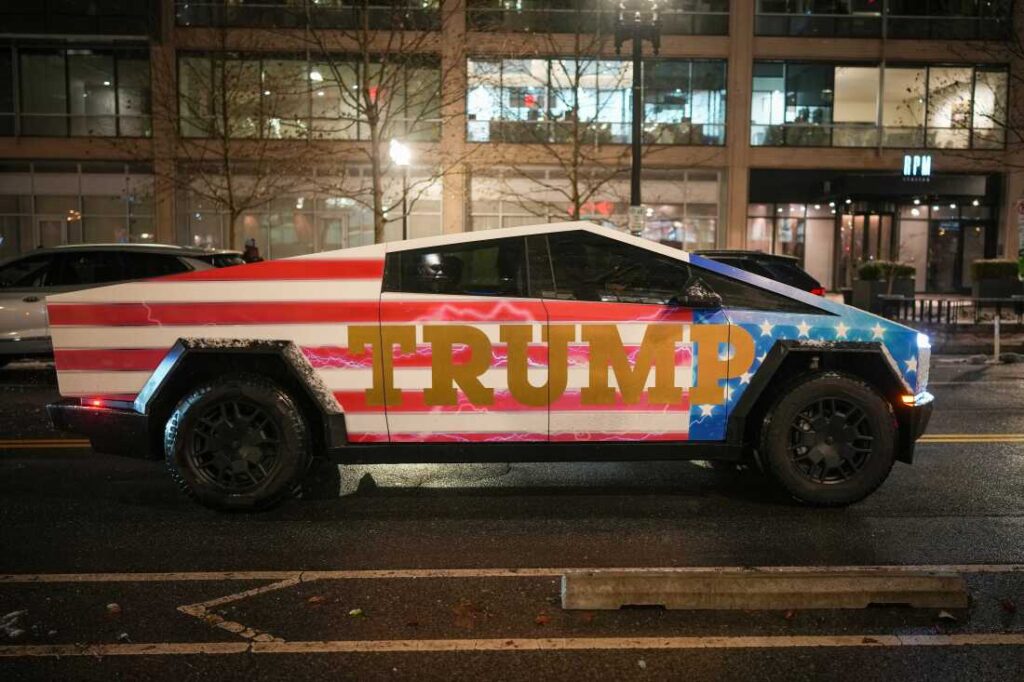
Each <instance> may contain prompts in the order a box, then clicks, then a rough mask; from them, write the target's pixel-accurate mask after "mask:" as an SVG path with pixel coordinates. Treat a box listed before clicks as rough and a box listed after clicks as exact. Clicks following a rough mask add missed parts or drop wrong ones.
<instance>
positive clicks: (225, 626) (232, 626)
mask: <svg viewBox="0 0 1024 682" xmlns="http://www.w3.org/2000/svg"><path fill="white" fill-rule="evenodd" d="M300 582H301V576H294V577H291V578H287V579H285V580H281V581H280V582H276V583H271V584H269V585H261V586H260V587H254V588H252V589H251V590H244V591H242V592H236V593H234V594H229V595H225V596H223V597H217V598H215V599H210V600H207V601H204V602H199V603H197V604H186V605H185V606H179V607H178V611H180V612H181V613H184V614H186V615H189V616H192V617H194V618H198V619H199V620H201V621H203V622H204V623H206V624H207V625H212V626H214V627H217V628H220V629H221V630H227V631H228V632H232V633H234V634H236V635H238V636H239V637H241V638H243V639H251V640H252V641H254V642H273V641H278V642H281V641H284V640H282V639H281V638H279V637H274V636H273V635H272V634H270V633H269V632H266V631H263V630H258V629H256V628H251V627H247V626H246V625H243V624H242V623H238V622H235V621H232V620H227V619H226V618H224V617H223V616H220V615H219V614H216V613H210V609H212V608H215V607H217V606H223V605H224V604H230V603H231V602H235V601H239V600H241V599H247V598H249V597H255V596H256V595H260V594H264V593H266V592H273V591H274V590H281V589H284V588H286V587H293V586H294V585H298V584H299V583H300Z"/></svg>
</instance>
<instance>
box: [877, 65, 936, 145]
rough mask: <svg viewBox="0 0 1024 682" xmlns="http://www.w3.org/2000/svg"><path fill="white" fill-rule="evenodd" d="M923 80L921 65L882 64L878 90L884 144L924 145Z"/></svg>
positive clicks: (924, 89)
mask: <svg viewBox="0 0 1024 682" xmlns="http://www.w3.org/2000/svg"><path fill="white" fill-rule="evenodd" d="M926 81H927V70H926V69H924V68H914V67H906V68H903V67H894V68H886V70H885V87H884V88H883V93H882V144H883V145H884V146H886V147H923V146H924V119H925V95H926V88H925V84H926Z"/></svg>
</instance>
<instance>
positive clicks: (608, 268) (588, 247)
mask: <svg viewBox="0 0 1024 682" xmlns="http://www.w3.org/2000/svg"><path fill="white" fill-rule="evenodd" d="M548 244H549V247H550V250H551V261H552V263H553V264H554V273H555V275H554V276H555V296H554V298H560V299H568V300H576V301H614V302H619V303H648V304H656V305H664V304H666V303H668V302H669V301H671V300H672V299H673V298H676V297H678V296H679V294H681V293H682V292H683V291H684V289H685V287H686V283H687V282H688V281H689V280H690V267H689V265H687V264H686V263H684V262H683V261H679V260H676V259H674V258H669V257H667V256H662V255H661V254H657V253H653V252H651V251H648V250H646V249H642V248H640V247H636V246H632V245H630V244H624V243H622V242H619V241H616V240H614V239H608V238H606V237H601V236H598V235H595V234H592V233H590V232H584V231H573V232H556V233H552V234H549V235H548Z"/></svg>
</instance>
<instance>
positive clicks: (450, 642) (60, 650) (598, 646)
mask: <svg viewBox="0 0 1024 682" xmlns="http://www.w3.org/2000/svg"><path fill="white" fill-rule="evenodd" d="M1022 645H1024V633H1017V632H1013V633H1011V632H996V633H970V634H956V635H936V634H933V635H881V634H871V633H867V634H861V635H769V636H757V635H753V636H738V637H714V636H711V637H701V636H692V637H560V638H555V637H544V638H507V637H502V638H498V639H384V640H336V641H305V642H304V641H296V642H276V641H275V642H251V643H250V642H152V643H139V644H134V643H133V644H91V645H88V644H86V645H83V644H27V645H13V646H0V658H23V657H65V656H91V657H95V656H174V655H176V656H196V655H203V654H205V655H228V654H244V653H253V654H339V653H400V652H407V653H429V652H444V651H449V652H460V651H495V652H503V651H598V650H604V651H609V650H645V649H646V650H672V649H792V648H878V647H925V646H933V647H934V646H939V647H959V646H1022Z"/></svg>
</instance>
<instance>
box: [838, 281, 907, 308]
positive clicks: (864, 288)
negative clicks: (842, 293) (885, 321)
mask: <svg viewBox="0 0 1024 682" xmlns="http://www.w3.org/2000/svg"><path fill="white" fill-rule="evenodd" d="M889 293H890V292H889V282H888V280H884V279H877V280H860V279H857V280H854V281H853V305H855V306H856V307H858V308H860V309H861V310H867V311H868V312H871V313H881V312H882V309H883V305H882V301H881V300H880V299H879V298H878V297H879V296H881V295H883V294H889ZM891 293H892V295H893V296H906V297H907V298H913V297H914V280H913V279H912V278H910V277H903V278H900V279H898V280H896V281H895V282H893V285H892V292H891Z"/></svg>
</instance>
